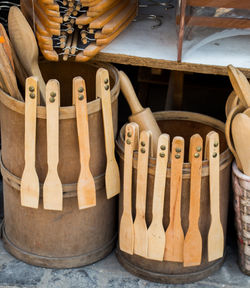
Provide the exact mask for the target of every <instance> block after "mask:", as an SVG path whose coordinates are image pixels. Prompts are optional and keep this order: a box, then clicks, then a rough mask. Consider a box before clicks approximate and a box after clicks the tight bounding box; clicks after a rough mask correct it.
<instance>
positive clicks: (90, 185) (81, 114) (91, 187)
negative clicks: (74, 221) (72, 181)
mask: <svg viewBox="0 0 250 288" xmlns="http://www.w3.org/2000/svg"><path fill="white" fill-rule="evenodd" d="M73 97H74V99H75V101H74V102H75V106H76V123H77V132H78V141H79V153H80V165H81V170H80V175H79V178H78V182H77V197H78V206H79V209H85V208H89V207H93V206H95V205H96V190H95V181H94V178H93V175H92V173H91V171H90V168H89V160H90V145H89V125H88V110H87V93H86V85H85V81H84V80H83V79H82V77H75V78H74V79H73Z"/></svg>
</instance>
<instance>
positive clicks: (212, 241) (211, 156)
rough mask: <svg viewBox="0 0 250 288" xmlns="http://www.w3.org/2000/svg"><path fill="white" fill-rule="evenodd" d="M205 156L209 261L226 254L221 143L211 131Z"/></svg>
mask: <svg viewBox="0 0 250 288" xmlns="http://www.w3.org/2000/svg"><path fill="white" fill-rule="evenodd" d="M206 147H207V149H206V151H205V156H206V158H207V159H208V160H209V191H210V212H211V225H210V228H209V232H208V261H209V262H210V261H214V260H216V259H218V258H221V257H222V256H223V253H224V232H223V228H222V225H221V220H220V141H219V135H218V133H216V132H214V131H211V132H210V133H208V134H207V137H206Z"/></svg>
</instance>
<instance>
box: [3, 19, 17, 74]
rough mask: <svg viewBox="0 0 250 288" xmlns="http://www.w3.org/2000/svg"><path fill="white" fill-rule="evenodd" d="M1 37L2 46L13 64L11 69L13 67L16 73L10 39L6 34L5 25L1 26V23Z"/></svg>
mask: <svg viewBox="0 0 250 288" xmlns="http://www.w3.org/2000/svg"><path fill="white" fill-rule="evenodd" d="M0 36H1V37H2V41H1V44H2V45H3V48H4V51H5V53H6V55H7V56H8V58H9V61H10V63H11V67H12V69H13V71H14V72H15V66H14V61H13V58H12V50H11V44H10V41H9V38H8V36H7V34H6V31H5V29H4V27H3V24H1V23H0Z"/></svg>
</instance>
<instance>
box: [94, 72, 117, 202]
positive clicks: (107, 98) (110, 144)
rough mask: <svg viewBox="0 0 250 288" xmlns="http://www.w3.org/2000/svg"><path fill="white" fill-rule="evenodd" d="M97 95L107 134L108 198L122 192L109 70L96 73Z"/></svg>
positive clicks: (106, 175) (106, 177) (106, 179)
mask: <svg viewBox="0 0 250 288" xmlns="http://www.w3.org/2000/svg"><path fill="white" fill-rule="evenodd" d="M96 96H97V97H99V98H101V102H102V116H103V126H104V136H105V150H106V158H107V164H106V165H107V166H106V172H105V184H106V194H107V198H108V199H109V198H112V197H114V196H115V195H117V194H119V193H120V172H119V167H118V164H117V162H116V159H115V143H114V141H115V139H114V129H113V120H112V108H111V94H110V80H109V73H108V70H106V69H104V68H99V69H98V71H97V73H96Z"/></svg>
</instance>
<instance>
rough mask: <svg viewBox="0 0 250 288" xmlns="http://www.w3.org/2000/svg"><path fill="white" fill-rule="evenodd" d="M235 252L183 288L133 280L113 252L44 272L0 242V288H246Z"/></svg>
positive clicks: (249, 281)
mask: <svg viewBox="0 0 250 288" xmlns="http://www.w3.org/2000/svg"><path fill="white" fill-rule="evenodd" d="M236 253H237V252H236V249H235V248H232V247H230V246H228V247H227V258H226V261H225V263H224V265H223V266H222V268H221V269H220V270H219V271H218V272H216V273H214V274H213V275H212V276H210V277H208V278H207V279H205V280H202V281H199V282H197V283H194V284H186V285H163V284H157V283H152V282H149V281H145V280H142V279H140V278H137V277H135V276H133V275H131V274H130V273H128V272H126V270H125V269H124V268H123V267H122V266H121V265H120V264H119V263H118V261H117V259H116V257H115V254H114V252H113V253H112V254H111V255H109V256H108V257H106V258H105V259H104V260H102V261H99V262H97V263H95V264H93V265H89V266H86V267H82V268H76V269H59V270H57V269H46V268H39V267H35V266H31V265H28V264H25V263H23V262H21V261H19V260H17V259H15V258H14V257H12V256H11V255H10V254H9V253H7V252H6V251H5V250H4V248H3V244H2V242H0V267H1V268H0V288H2V287H9V288H10V287H11V288H15V287H27V288H33V287H36V288H68V287H69V288H81V287H84V288H95V287H104V288H106V287H107V288H116V287H119V288H144V287H146V288H153V287H155V288H160V287H169V288H172V287H176V288H178V287H185V288H196V287H197V288H198V287H202V288H212V287H229V288H236V287H237V288H238V287H241V288H247V287H248V288H249V287H250V277H248V276H246V275H244V274H242V273H241V271H240V270H239V268H238V266H237V255H236Z"/></svg>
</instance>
